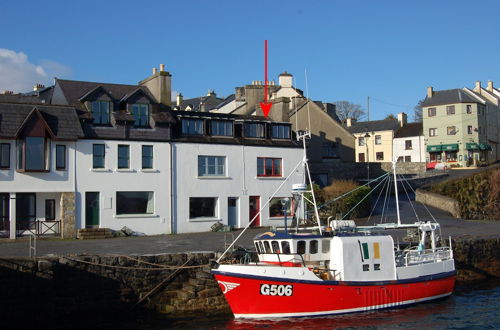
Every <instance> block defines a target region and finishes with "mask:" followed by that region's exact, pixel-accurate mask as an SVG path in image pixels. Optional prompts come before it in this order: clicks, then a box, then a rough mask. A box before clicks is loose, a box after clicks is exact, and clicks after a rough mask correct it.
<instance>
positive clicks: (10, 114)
mask: <svg viewBox="0 0 500 330" xmlns="http://www.w3.org/2000/svg"><path fill="white" fill-rule="evenodd" d="M35 108H36V109H37V110H38V111H39V112H40V114H41V115H42V117H43V119H44V120H45V121H46V122H47V124H48V126H49V127H50V129H51V131H52V132H53V133H54V134H55V136H56V138H57V139H60V140H76V139H78V138H79V137H82V136H83V132H82V128H81V126H80V121H79V119H78V116H77V115H76V111H75V108H73V107H68V106H53V105H41V104H40V105H38V104H37V105H33V104H20V103H17V104H16V103H0V136H1V137H4V138H15V137H16V133H17V132H18V131H19V129H20V128H21V127H22V125H23V123H24V122H25V120H26V119H27V117H28V116H29V115H30V114H31V113H32V112H33V110H34V109H35Z"/></svg>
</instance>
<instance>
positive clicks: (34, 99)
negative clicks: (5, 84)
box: [0, 94, 45, 104]
mask: <svg viewBox="0 0 500 330" xmlns="http://www.w3.org/2000/svg"><path fill="white" fill-rule="evenodd" d="M0 102H3V103H27V104H43V103H45V102H44V100H42V99H41V98H39V97H38V96H36V95H32V94H30V95H25V94H0Z"/></svg>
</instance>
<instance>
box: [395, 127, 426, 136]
mask: <svg viewBox="0 0 500 330" xmlns="http://www.w3.org/2000/svg"><path fill="white" fill-rule="evenodd" d="M422 135H424V128H423V124H422V123H408V124H406V125H404V126H403V127H401V128H399V129H398V130H397V131H396V133H395V134H394V138H395V139H396V138H405V137H412V136H422Z"/></svg>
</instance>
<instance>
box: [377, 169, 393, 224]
mask: <svg viewBox="0 0 500 330" xmlns="http://www.w3.org/2000/svg"><path fill="white" fill-rule="evenodd" d="M391 181H392V178H389V184H388V185H387V190H386V191H385V198H384V206H383V207H382V214H381V215H380V223H382V222H383V221H384V216H385V209H386V207H387V208H389V202H388V200H387V198H388V195H389V191H391V189H392V185H391V184H390V183H391Z"/></svg>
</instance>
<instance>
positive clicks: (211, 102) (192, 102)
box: [175, 94, 224, 111]
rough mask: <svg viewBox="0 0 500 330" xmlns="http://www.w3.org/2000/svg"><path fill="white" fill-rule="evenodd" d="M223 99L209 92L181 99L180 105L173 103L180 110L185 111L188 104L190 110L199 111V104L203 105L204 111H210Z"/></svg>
mask: <svg viewBox="0 0 500 330" xmlns="http://www.w3.org/2000/svg"><path fill="white" fill-rule="evenodd" d="M222 101H224V99H222V98H220V97H217V96H216V95H215V94H210V95H206V96H200V97H195V98H192V99H185V100H182V102H181V105H180V107H179V106H177V105H175V108H177V109H178V110H180V111H185V110H186V109H187V107H188V106H190V107H191V111H200V109H201V104H202V103H203V104H204V105H205V111H210V110H212V109H214V108H216V107H217V105H219V104H220V103H221V102H222Z"/></svg>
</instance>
